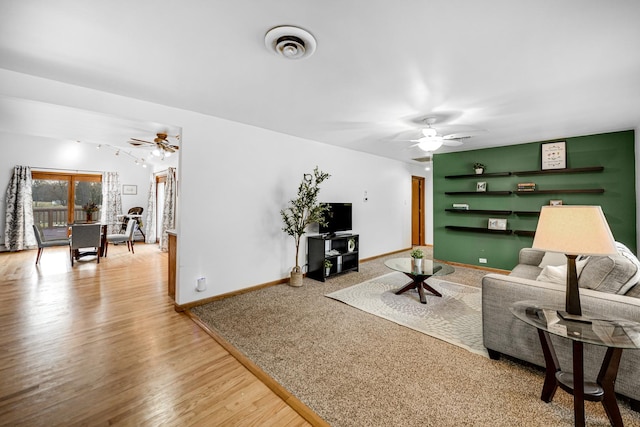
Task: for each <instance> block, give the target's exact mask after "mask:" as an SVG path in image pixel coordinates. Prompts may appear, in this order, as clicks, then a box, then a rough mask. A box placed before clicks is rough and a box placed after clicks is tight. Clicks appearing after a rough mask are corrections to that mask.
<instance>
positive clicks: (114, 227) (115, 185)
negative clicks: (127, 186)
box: [100, 172, 122, 234]
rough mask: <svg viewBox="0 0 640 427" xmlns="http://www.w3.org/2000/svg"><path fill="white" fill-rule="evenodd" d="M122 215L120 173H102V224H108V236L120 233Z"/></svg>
mask: <svg viewBox="0 0 640 427" xmlns="http://www.w3.org/2000/svg"><path fill="white" fill-rule="evenodd" d="M119 215H122V194H121V193H120V177H119V175H118V172H103V173H102V214H101V216H100V222H101V223H103V224H107V234H117V233H120V229H121V225H120V224H119V223H118V220H119V218H118V216H119Z"/></svg>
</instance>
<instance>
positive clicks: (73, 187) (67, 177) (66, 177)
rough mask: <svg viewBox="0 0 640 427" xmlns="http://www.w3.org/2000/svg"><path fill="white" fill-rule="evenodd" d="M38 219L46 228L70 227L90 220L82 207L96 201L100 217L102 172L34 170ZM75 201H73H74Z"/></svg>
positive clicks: (96, 216)
mask: <svg viewBox="0 0 640 427" xmlns="http://www.w3.org/2000/svg"><path fill="white" fill-rule="evenodd" d="M31 175H32V178H33V186H32V190H33V216H34V222H35V223H36V224H37V225H39V226H40V227H41V228H42V229H43V230H46V229H52V228H55V227H66V226H67V225H68V224H71V223H74V222H84V221H86V220H87V213H86V212H85V211H84V210H83V209H82V206H84V205H86V204H87V203H89V202H94V203H95V204H96V205H97V206H98V211H97V212H94V213H93V214H92V219H93V220H95V219H98V218H99V217H100V209H101V208H102V175H94V174H71V173H68V174H65V173H60V172H32V173H31ZM70 201H71V202H70Z"/></svg>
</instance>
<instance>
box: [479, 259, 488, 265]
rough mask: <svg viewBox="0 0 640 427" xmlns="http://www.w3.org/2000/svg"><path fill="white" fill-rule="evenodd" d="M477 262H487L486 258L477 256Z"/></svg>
mask: <svg viewBox="0 0 640 427" xmlns="http://www.w3.org/2000/svg"><path fill="white" fill-rule="evenodd" d="M478 262H479V263H480V264H486V263H487V259H486V258H478Z"/></svg>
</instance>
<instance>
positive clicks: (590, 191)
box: [514, 188, 604, 196]
mask: <svg viewBox="0 0 640 427" xmlns="http://www.w3.org/2000/svg"><path fill="white" fill-rule="evenodd" d="M514 193H516V194H517V195H518V196H531V195H535V194H602V193H604V188H574V189H568V190H535V191H515V192H514Z"/></svg>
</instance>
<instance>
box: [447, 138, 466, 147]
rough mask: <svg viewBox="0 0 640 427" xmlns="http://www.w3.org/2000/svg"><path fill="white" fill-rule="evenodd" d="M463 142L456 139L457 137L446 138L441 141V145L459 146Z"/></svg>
mask: <svg viewBox="0 0 640 427" xmlns="http://www.w3.org/2000/svg"><path fill="white" fill-rule="evenodd" d="M462 144H464V143H463V142H462V141H458V140H457V139H446V140H444V141H443V142H442V145H446V146H448V147H459V146H461V145H462Z"/></svg>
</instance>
